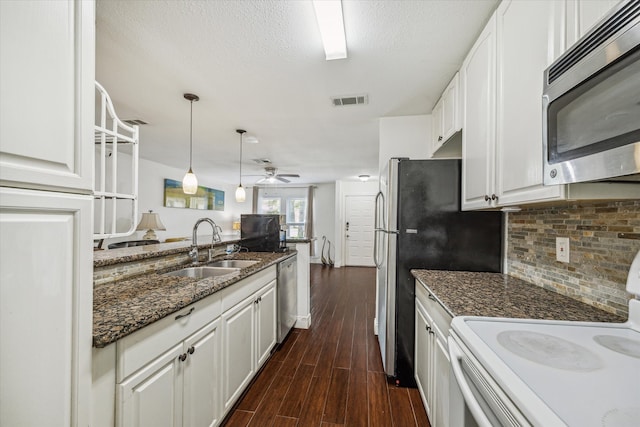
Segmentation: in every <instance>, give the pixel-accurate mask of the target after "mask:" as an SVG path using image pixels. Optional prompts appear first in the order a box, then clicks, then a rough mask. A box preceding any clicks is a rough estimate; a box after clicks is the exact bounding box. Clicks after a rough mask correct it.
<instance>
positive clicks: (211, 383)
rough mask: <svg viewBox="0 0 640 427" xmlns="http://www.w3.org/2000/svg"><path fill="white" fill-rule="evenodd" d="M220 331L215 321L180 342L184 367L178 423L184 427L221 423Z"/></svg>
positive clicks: (217, 322) (209, 425)
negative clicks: (182, 344)
mask: <svg viewBox="0 0 640 427" xmlns="http://www.w3.org/2000/svg"><path fill="white" fill-rule="evenodd" d="M220 329H221V328H220V321H219V320H215V321H213V322H211V323H210V324H209V325H208V326H206V327H204V328H203V329H201V330H200V331H199V332H197V333H195V334H193V335H192V336H191V337H190V338H187V339H186V340H185V342H184V344H185V345H184V347H183V350H184V351H185V352H186V354H187V356H188V357H187V359H186V360H185V363H184V387H183V396H184V398H183V399H184V400H183V402H184V403H183V415H182V419H183V420H184V425H185V426H193V427H199V426H203V427H204V426H206V427H212V426H215V425H218V424H219V423H220V421H221V418H222V405H221V401H220V387H219V384H220V377H221V366H222V365H221V363H222V358H221V357H220V356H221V351H220V343H221V341H220V336H221V331H220ZM184 354H185V353H183V355H184Z"/></svg>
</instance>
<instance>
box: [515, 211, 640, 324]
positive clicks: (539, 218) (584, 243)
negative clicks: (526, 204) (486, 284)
mask: <svg viewBox="0 0 640 427" xmlns="http://www.w3.org/2000/svg"><path fill="white" fill-rule="evenodd" d="M507 228H508V234H509V235H508V237H509V238H508V246H507V268H508V273H509V275H511V276H514V277H518V278H520V279H523V280H526V281H528V282H531V283H534V284H537V285H538V286H542V287H543V288H546V289H550V290H553V291H556V292H558V293H560V294H563V295H567V296H569V297H572V298H574V299H577V300H579V301H582V302H585V303H587V304H591V305H593V306H596V307H598V308H601V309H603V310H606V311H609V312H611V313H615V314H618V315H621V316H624V317H626V316H627V315H628V300H629V298H630V295H629V294H628V293H627V292H626V291H625V286H626V281H627V273H628V271H629V266H630V265H631V261H632V260H633V258H634V256H635V254H636V253H637V252H638V250H640V200H632V201H618V202H608V203H602V202H598V203H577V202H576V203H569V204H566V205H563V206H550V207H535V208H525V209H522V211H520V212H511V213H509V214H508V220H507ZM556 237H568V238H569V239H570V260H571V262H570V263H568V264H566V263H562V262H558V261H556V255H555V253H556Z"/></svg>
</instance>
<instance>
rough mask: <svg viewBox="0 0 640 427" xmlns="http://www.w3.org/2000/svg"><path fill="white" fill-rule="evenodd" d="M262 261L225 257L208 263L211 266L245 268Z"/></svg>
mask: <svg viewBox="0 0 640 427" xmlns="http://www.w3.org/2000/svg"><path fill="white" fill-rule="evenodd" d="M259 262H260V261H256V260H252V259H223V260H220V261H214V262H211V263H209V264H207V265H209V266H211V267H225V268H245V267H249V266H251V265H253V264H257V263H259Z"/></svg>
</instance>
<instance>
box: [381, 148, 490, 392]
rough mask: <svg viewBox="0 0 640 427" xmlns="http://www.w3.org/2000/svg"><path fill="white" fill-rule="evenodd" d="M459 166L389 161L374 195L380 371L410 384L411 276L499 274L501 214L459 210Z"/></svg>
mask: <svg viewBox="0 0 640 427" xmlns="http://www.w3.org/2000/svg"><path fill="white" fill-rule="evenodd" d="M460 174H461V168H460V160H454V159H447V160H409V159H391V160H390V161H389V164H388V165H387V166H386V168H385V169H384V171H383V173H382V175H381V177H380V193H379V194H378V196H377V197H376V211H375V236H374V260H375V261H376V266H377V292H378V293H377V313H376V316H377V317H376V320H377V332H378V343H379V345H380V352H381V353H382V361H383V364H384V370H385V372H386V374H387V375H388V376H389V377H392V378H393V379H394V380H395V381H396V382H397V384H399V385H403V386H415V379H414V365H413V357H414V337H415V330H414V320H415V319H414V317H415V311H414V307H415V305H414V304H415V280H414V278H413V277H412V275H411V273H410V270H411V269H413V268H426V269H433V270H466V271H491V272H500V271H502V260H501V252H502V214H501V213H500V212H461V211H460V176H461V175H460Z"/></svg>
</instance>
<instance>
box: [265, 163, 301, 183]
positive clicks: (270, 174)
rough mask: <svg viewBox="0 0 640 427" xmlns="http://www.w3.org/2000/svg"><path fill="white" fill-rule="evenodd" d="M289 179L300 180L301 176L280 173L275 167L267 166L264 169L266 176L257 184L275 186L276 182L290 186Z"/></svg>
mask: <svg viewBox="0 0 640 427" xmlns="http://www.w3.org/2000/svg"><path fill="white" fill-rule="evenodd" d="M287 178H300V175H298V174H297V173H278V169H277V168H275V167H273V166H266V167H265V168H264V175H263V176H262V178H260V179H259V180H258V181H257V182H256V184H275V183H276V181H280V182H284V183H285V184H288V183H290V182H291V180H288V179H287Z"/></svg>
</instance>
